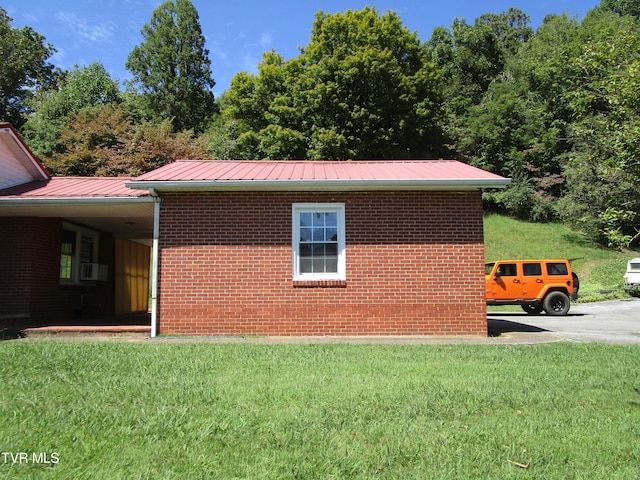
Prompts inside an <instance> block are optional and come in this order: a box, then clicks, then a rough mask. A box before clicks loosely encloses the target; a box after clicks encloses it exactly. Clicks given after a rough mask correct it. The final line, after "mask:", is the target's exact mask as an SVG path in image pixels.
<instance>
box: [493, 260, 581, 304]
mask: <svg viewBox="0 0 640 480" xmlns="http://www.w3.org/2000/svg"><path fill="white" fill-rule="evenodd" d="M485 283H486V291H487V294H486V295H487V305H520V306H521V307H522V309H523V310H524V311H525V312H527V313H530V314H539V313H541V312H542V311H543V310H544V311H545V312H546V313H547V315H566V314H567V312H568V311H569V306H570V303H571V300H575V299H576V298H578V289H579V288H580V282H579V280H578V276H577V275H576V274H575V273H573V272H572V271H571V265H570V264H569V261H568V260H499V261H496V262H490V263H486V264H485Z"/></svg>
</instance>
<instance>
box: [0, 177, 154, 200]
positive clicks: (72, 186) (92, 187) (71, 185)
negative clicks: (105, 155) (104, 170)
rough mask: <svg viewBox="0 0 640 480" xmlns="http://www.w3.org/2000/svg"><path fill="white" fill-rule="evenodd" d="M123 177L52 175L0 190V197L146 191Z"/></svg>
mask: <svg viewBox="0 0 640 480" xmlns="http://www.w3.org/2000/svg"><path fill="white" fill-rule="evenodd" d="M129 180H131V178H128V177H127V178H124V177H52V178H51V179H49V180H42V181H36V182H29V183H25V184H22V185H17V186H14V187H10V188H6V189H4V190H0V197H2V198H24V199H27V198H60V199H62V198H65V199H67V198H68V199H72V198H118V197H141V196H145V195H148V192H146V191H139V190H132V189H130V188H127V187H126V186H125V182H127V181H129Z"/></svg>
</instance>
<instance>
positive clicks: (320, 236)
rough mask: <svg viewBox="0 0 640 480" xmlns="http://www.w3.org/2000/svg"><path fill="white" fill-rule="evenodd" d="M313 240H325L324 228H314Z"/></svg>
mask: <svg viewBox="0 0 640 480" xmlns="http://www.w3.org/2000/svg"><path fill="white" fill-rule="evenodd" d="M313 241H314V242H324V228H314V229H313Z"/></svg>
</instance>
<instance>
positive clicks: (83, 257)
mask: <svg viewBox="0 0 640 480" xmlns="http://www.w3.org/2000/svg"><path fill="white" fill-rule="evenodd" d="M97 258H98V234H97V233H96V232H93V231H90V230H86V229H83V228H80V227H76V226H73V225H67V224H65V226H64V228H63V230H62V245H61V248H60V281H61V283H79V282H80V280H81V279H80V273H81V267H80V265H81V264H83V263H95V262H96V261H97Z"/></svg>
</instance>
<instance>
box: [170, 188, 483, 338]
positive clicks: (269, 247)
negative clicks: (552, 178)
mask: <svg viewBox="0 0 640 480" xmlns="http://www.w3.org/2000/svg"><path fill="white" fill-rule="evenodd" d="M305 202H311V203H313V202H322V203H336V202H342V203H345V213H346V258H347V280H346V282H344V283H341V282H327V285H324V286H323V285H317V286H316V284H311V285H309V284H306V283H305V284H294V282H293V281H292V272H291V268H292V267H291V262H292V252H291V209H292V204H294V203H305ZM482 228H483V226H482V201H481V196H480V193H479V192H471V193H456V192H365V193H304V192H303V193H277V192H252V193H247V192H241V193H239V192H227V193H224V192H222V193H191V194H168V195H164V196H163V199H162V206H161V220H160V283H159V287H160V290H159V292H160V293H159V317H158V318H159V320H158V324H159V333H161V334H171V333H178V334H203V335H204V334H208V335H273V336H277V335H469V334H470V335H486V334H487V322H486V308H485V299H484V275H483V274H484V244H483V230H482Z"/></svg>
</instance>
